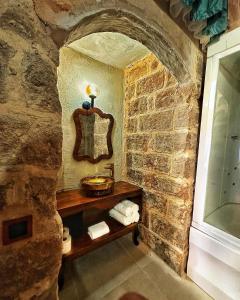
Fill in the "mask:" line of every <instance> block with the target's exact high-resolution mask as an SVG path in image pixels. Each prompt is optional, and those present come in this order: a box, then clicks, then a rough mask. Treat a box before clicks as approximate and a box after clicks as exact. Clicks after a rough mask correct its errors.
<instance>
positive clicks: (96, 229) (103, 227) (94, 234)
mask: <svg viewBox="0 0 240 300" xmlns="http://www.w3.org/2000/svg"><path fill="white" fill-rule="evenodd" d="M109 232H110V230H109V227H108V225H107V224H106V222H104V221H103V222H100V223H97V224H95V225H92V226H90V227H88V234H89V236H90V238H91V239H92V240H94V239H97V238H99V237H100V236H102V235H105V234H107V233H109Z"/></svg>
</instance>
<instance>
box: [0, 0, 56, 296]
mask: <svg viewBox="0 0 240 300" xmlns="http://www.w3.org/2000/svg"><path fill="white" fill-rule="evenodd" d="M57 64H58V49H57V48H56V46H55V45H54V43H53V42H52V40H51V38H50V37H48V34H47V31H46V30H45V28H44V27H43V26H42V23H41V22H40V20H39V19H38V18H37V16H36V14H35V12H34V9H33V5H32V2H31V1H22V0H19V1H15V0H12V1H11V0H10V1H3V2H1V6H0V112H1V114H0V132H1V134H0V278H1V280H0V298H1V299H33V298H32V297H34V299H36V298H35V297H39V298H40V297H41V296H43V297H44V299H46V298H49V299H54V298H57V294H56V291H57V289H56V281H57V276H58V271H59V267H60V262H61V222H59V219H58V215H57V214H56V201H55V190H56V177H57V171H58V169H59V167H60V164H61V147H62V134H61V131H62V130H61V123H60V122H61V106H60V103H59V100H58V92H57V88H56V80H57V77H56V65H57ZM29 214H30V215H32V217H33V236H32V237H31V238H28V239H26V240H23V241H19V242H15V243H12V244H9V245H4V246H3V244H2V222H3V221H4V220H11V219H15V218H19V217H22V216H26V215H29ZM39 298H38V299H39Z"/></svg>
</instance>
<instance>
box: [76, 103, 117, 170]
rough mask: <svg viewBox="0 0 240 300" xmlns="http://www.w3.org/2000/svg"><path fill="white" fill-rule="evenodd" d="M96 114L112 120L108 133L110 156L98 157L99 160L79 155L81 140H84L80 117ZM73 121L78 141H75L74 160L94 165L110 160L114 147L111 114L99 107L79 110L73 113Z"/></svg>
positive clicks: (111, 120) (112, 120) (112, 119)
mask: <svg viewBox="0 0 240 300" xmlns="http://www.w3.org/2000/svg"><path fill="white" fill-rule="evenodd" d="M94 113H96V114H98V115H99V116H100V117H101V118H104V119H109V120H110V122H109V126H108V133H107V147H108V154H102V155H100V156H98V157H97V158H93V157H91V156H89V155H79V153H78V151H79V147H80V145H81V139H82V128H81V123H80V119H79V115H85V116H89V115H92V114H94ZM73 120H74V123H75V127H76V140H75V145H74V149H73V158H74V159H75V160H77V161H82V160H87V161H89V162H90V163H92V164H96V163H98V162H99V161H100V160H102V159H109V158H111V157H112V155H113V147H112V139H111V137H112V130H113V124H114V118H113V116H112V115H111V114H106V113H104V112H102V111H101V110H100V109H99V108H97V107H94V108H91V109H89V110H87V109H82V108H78V109H76V110H75V111H74V113H73Z"/></svg>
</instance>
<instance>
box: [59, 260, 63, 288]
mask: <svg viewBox="0 0 240 300" xmlns="http://www.w3.org/2000/svg"><path fill="white" fill-rule="evenodd" d="M63 286H64V261H63V260H62V265H61V268H60V271H59V274H58V289H59V291H61V290H62V289H63Z"/></svg>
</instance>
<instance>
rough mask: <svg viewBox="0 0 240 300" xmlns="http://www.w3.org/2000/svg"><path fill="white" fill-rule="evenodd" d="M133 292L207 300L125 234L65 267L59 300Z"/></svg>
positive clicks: (164, 299) (154, 299)
mask: <svg viewBox="0 0 240 300" xmlns="http://www.w3.org/2000/svg"><path fill="white" fill-rule="evenodd" d="M129 291H131V292H132V291H135V292H138V293H140V294H142V295H143V296H145V297H146V298H148V299H149V300H209V299H211V298H210V297H209V296H208V295H207V294H205V293H204V292H203V291H202V290H201V289H200V288H199V287H198V286H197V285H195V284H194V283H193V282H191V281H190V280H186V279H181V278H180V277H179V276H178V275H177V274H176V273H175V272H173V271H172V270H171V269H170V268H169V267H168V266H167V265H166V264H165V263H164V262H163V261H161V260H160V259H159V258H158V257H156V255H155V254H153V253H152V252H151V251H149V249H148V248H147V247H146V246H145V245H144V244H143V243H141V244H140V245H139V246H138V247H136V246H134V245H133V243H132V241H131V236H130V235H128V236H125V237H123V238H121V239H118V240H117V241H114V242H112V243H110V244H108V245H106V246H104V247H102V248H100V249H98V250H96V251H93V252H91V253H89V254H88V255H85V256H83V257H81V258H79V259H77V260H75V261H74V262H73V263H72V264H71V265H70V264H69V265H68V266H67V267H66V272H65V285H64V288H63V290H62V291H61V292H60V295H59V296H60V300H83V299H88V300H100V299H104V300H118V299H119V298H120V297H121V296H122V295H123V294H125V293H126V292H129Z"/></svg>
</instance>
